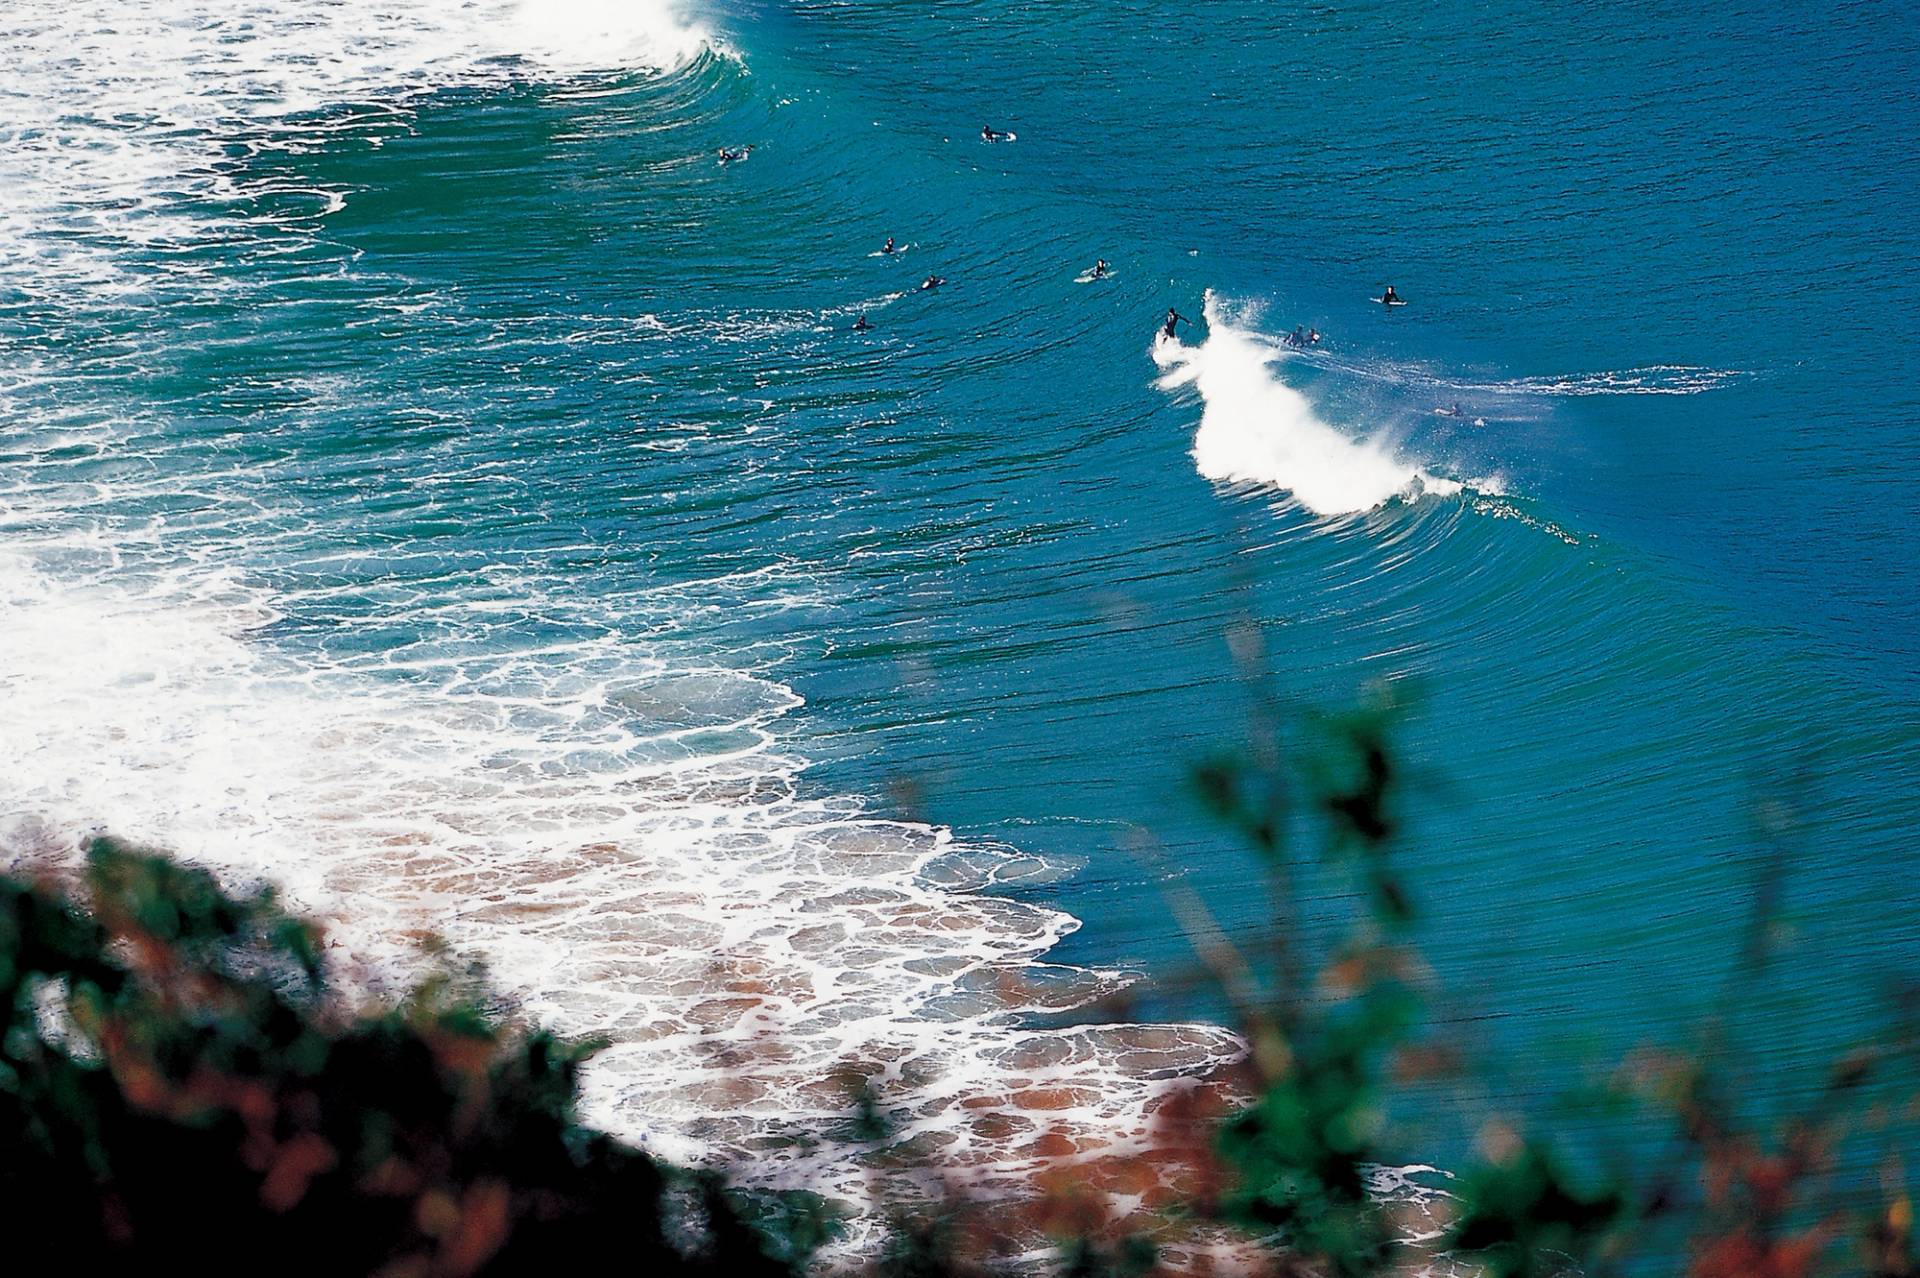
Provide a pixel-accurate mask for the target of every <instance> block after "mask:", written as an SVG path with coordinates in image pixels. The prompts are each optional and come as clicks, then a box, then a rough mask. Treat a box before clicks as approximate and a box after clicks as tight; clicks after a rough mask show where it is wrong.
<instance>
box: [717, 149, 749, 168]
mask: <svg viewBox="0 0 1920 1278" xmlns="http://www.w3.org/2000/svg"><path fill="white" fill-rule="evenodd" d="M752 150H753V148H752V147H750V146H743V147H741V148H740V149H738V150H732V149H729V148H727V147H724V146H723V147H721V148H720V163H722V164H732V163H733V162H734V161H735V160H744V159H746V158H747V155H748V153H749V152H751V151H752Z"/></svg>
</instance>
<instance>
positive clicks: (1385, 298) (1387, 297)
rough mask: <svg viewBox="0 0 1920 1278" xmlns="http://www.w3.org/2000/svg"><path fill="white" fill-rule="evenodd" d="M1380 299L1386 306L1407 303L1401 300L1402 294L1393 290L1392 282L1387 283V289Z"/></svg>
mask: <svg viewBox="0 0 1920 1278" xmlns="http://www.w3.org/2000/svg"><path fill="white" fill-rule="evenodd" d="M1380 301H1381V303H1382V304H1383V305H1386V306H1403V305H1405V303H1404V302H1402V301H1401V300H1400V295H1399V294H1398V293H1396V292H1394V291H1393V285H1391V284H1389V285H1387V291H1386V292H1385V293H1383V294H1381V296H1380Z"/></svg>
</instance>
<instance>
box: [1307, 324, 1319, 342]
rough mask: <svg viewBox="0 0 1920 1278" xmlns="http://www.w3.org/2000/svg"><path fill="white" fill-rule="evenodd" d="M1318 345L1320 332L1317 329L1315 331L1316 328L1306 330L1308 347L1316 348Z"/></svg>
mask: <svg viewBox="0 0 1920 1278" xmlns="http://www.w3.org/2000/svg"><path fill="white" fill-rule="evenodd" d="M1319 344H1320V330H1319V329H1317V328H1310V329H1308V330H1307V345H1309V346H1318V345H1319Z"/></svg>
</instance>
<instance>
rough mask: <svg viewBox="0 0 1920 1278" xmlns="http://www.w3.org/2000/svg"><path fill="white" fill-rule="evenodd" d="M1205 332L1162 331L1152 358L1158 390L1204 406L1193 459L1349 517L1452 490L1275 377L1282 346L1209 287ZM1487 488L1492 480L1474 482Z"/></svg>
mask: <svg viewBox="0 0 1920 1278" xmlns="http://www.w3.org/2000/svg"><path fill="white" fill-rule="evenodd" d="M1204 314H1205V316H1206V321H1207V329H1208V333H1207V339H1206V340H1205V341H1204V342H1202V343H1201V344H1199V345H1198V346H1189V345H1187V344H1186V343H1184V342H1182V341H1180V340H1179V339H1178V338H1169V337H1166V336H1165V335H1162V336H1161V337H1160V338H1158V339H1157V340H1156V341H1155V343H1154V347H1153V359H1154V362H1155V363H1156V364H1158V365H1159V366H1160V367H1161V368H1162V369H1165V370H1166V371H1165V372H1164V373H1163V374H1162V375H1161V378H1160V382H1159V385H1160V387H1161V388H1162V389H1163V390H1174V389H1178V388H1180V387H1185V386H1191V387H1193V388H1194V389H1195V390H1196V391H1198V392H1199V394H1200V399H1201V402H1202V405H1203V407H1202V410H1201V414H1200V425H1199V428H1198V429H1197V430H1196V431H1195V432H1194V437H1193V460H1194V465H1195V466H1196V467H1198V468H1199V471H1200V473H1201V474H1202V475H1204V476H1206V477H1207V478H1208V479H1212V480H1216V481H1219V482H1222V483H1249V484H1263V485H1271V486H1273V487H1276V488H1283V489H1285V490H1286V491H1287V492H1289V493H1291V494H1292V495H1293V497H1294V499H1295V500H1296V501H1298V502H1299V503H1300V504H1301V505H1302V506H1305V507H1306V508H1307V509H1308V510H1310V511H1312V512H1313V513H1314V514H1316V515H1351V514H1358V513H1360V512H1362V511H1367V510H1372V509H1374V508H1375V507H1376V506H1382V505H1385V504H1386V503H1387V502H1390V501H1392V500H1394V499H1395V498H1402V497H1409V498H1410V497H1415V496H1418V495H1420V494H1421V493H1431V494H1434V495H1436V496H1451V495H1452V494H1455V493H1458V492H1459V491H1460V490H1461V487H1462V485H1461V484H1460V482H1459V481H1457V480H1453V479H1447V478H1444V477H1441V476H1438V475H1434V474H1432V473H1431V472H1429V471H1427V470H1425V469H1423V468H1422V467H1420V466H1418V465H1416V464H1414V463H1412V462H1409V461H1407V460H1405V459H1403V458H1401V457H1400V456H1398V455H1397V454H1396V453H1395V452H1394V450H1393V449H1392V448H1391V447H1390V446H1389V445H1388V444H1387V443H1386V442H1385V441H1383V440H1381V439H1378V438H1373V439H1355V438H1353V437H1352V436H1350V435H1348V434H1347V433H1345V432H1344V431H1342V430H1340V429H1339V428H1337V427H1335V426H1333V425H1331V424H1329V423H1328V422H1325V421H1323V420H1321V418H1320V417H1319V416H1318V415H1317V414H1316V413H1315V411H1314V407H1313V404H1312V403H1311V402H1310V401H1309V400H1308V399H1307V397H1306V396H1305V395H1303V394H1301V393H1300V392H1299V391H1297V390H1295V389H1294V388H1293V387H1291V386H1289V385H1287V383H1286V382H1285V381H1284V380H1283V379H1282V378H1281V377H1280V375H1279V373H1278V371H1277V370H1276V368H1275V365H1277V364H1279V363H1280V362H1282V361H1283V360H1285V359H1286V358H1287V354H1286V351H1285V348H1283V347H1282V346H1281V344H1280V343H1279V342H1277V341H1275V340H1274V339H1273V338H1271V337H1268V336H1266V335H1265V334H1263V333H1261V332H1259V331H1258V330H1257V329H1256V328H1255V327H1254V326H1253V325H1254V323H1255V322H1256V321H1257V318H1258V317H1257V315H1255V314H1254V313H1253V312H1252V311H1251V310H1249V309H1245V308H1235V307H1232V306H1229V305H1228V304H1226V303H1224V302H1222V301H1221V299H1220V298H1218V297H1217V296H1215V295H1214V294H1213V293H1212V292H1211V291H1209V292H1208V293H1207V300H1206V310H1205V312H1204ZM1480 486H1481V487H1483V488H1484V487H1491V486H1492V485H1491V484H1487V485H1480Z"/></svg>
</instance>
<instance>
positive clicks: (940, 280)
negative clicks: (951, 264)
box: [920, 275, 947, 293]
mask: <svg viewBox="0 0 1920 1278" xmlns="http://www.w3.org/2000/svg"><path fill="white" fill-rule="evenodd" d="M946 282H947V277H946V276H944V275H929V276H927V278H926V280H925V281H924V282H922V283H921V285H920V291H921V292H922V293H924V292H926V291H927V290H928V289H932V288H939V287H940V286H941V285H942V284H945V283H946Z"/></svg>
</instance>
